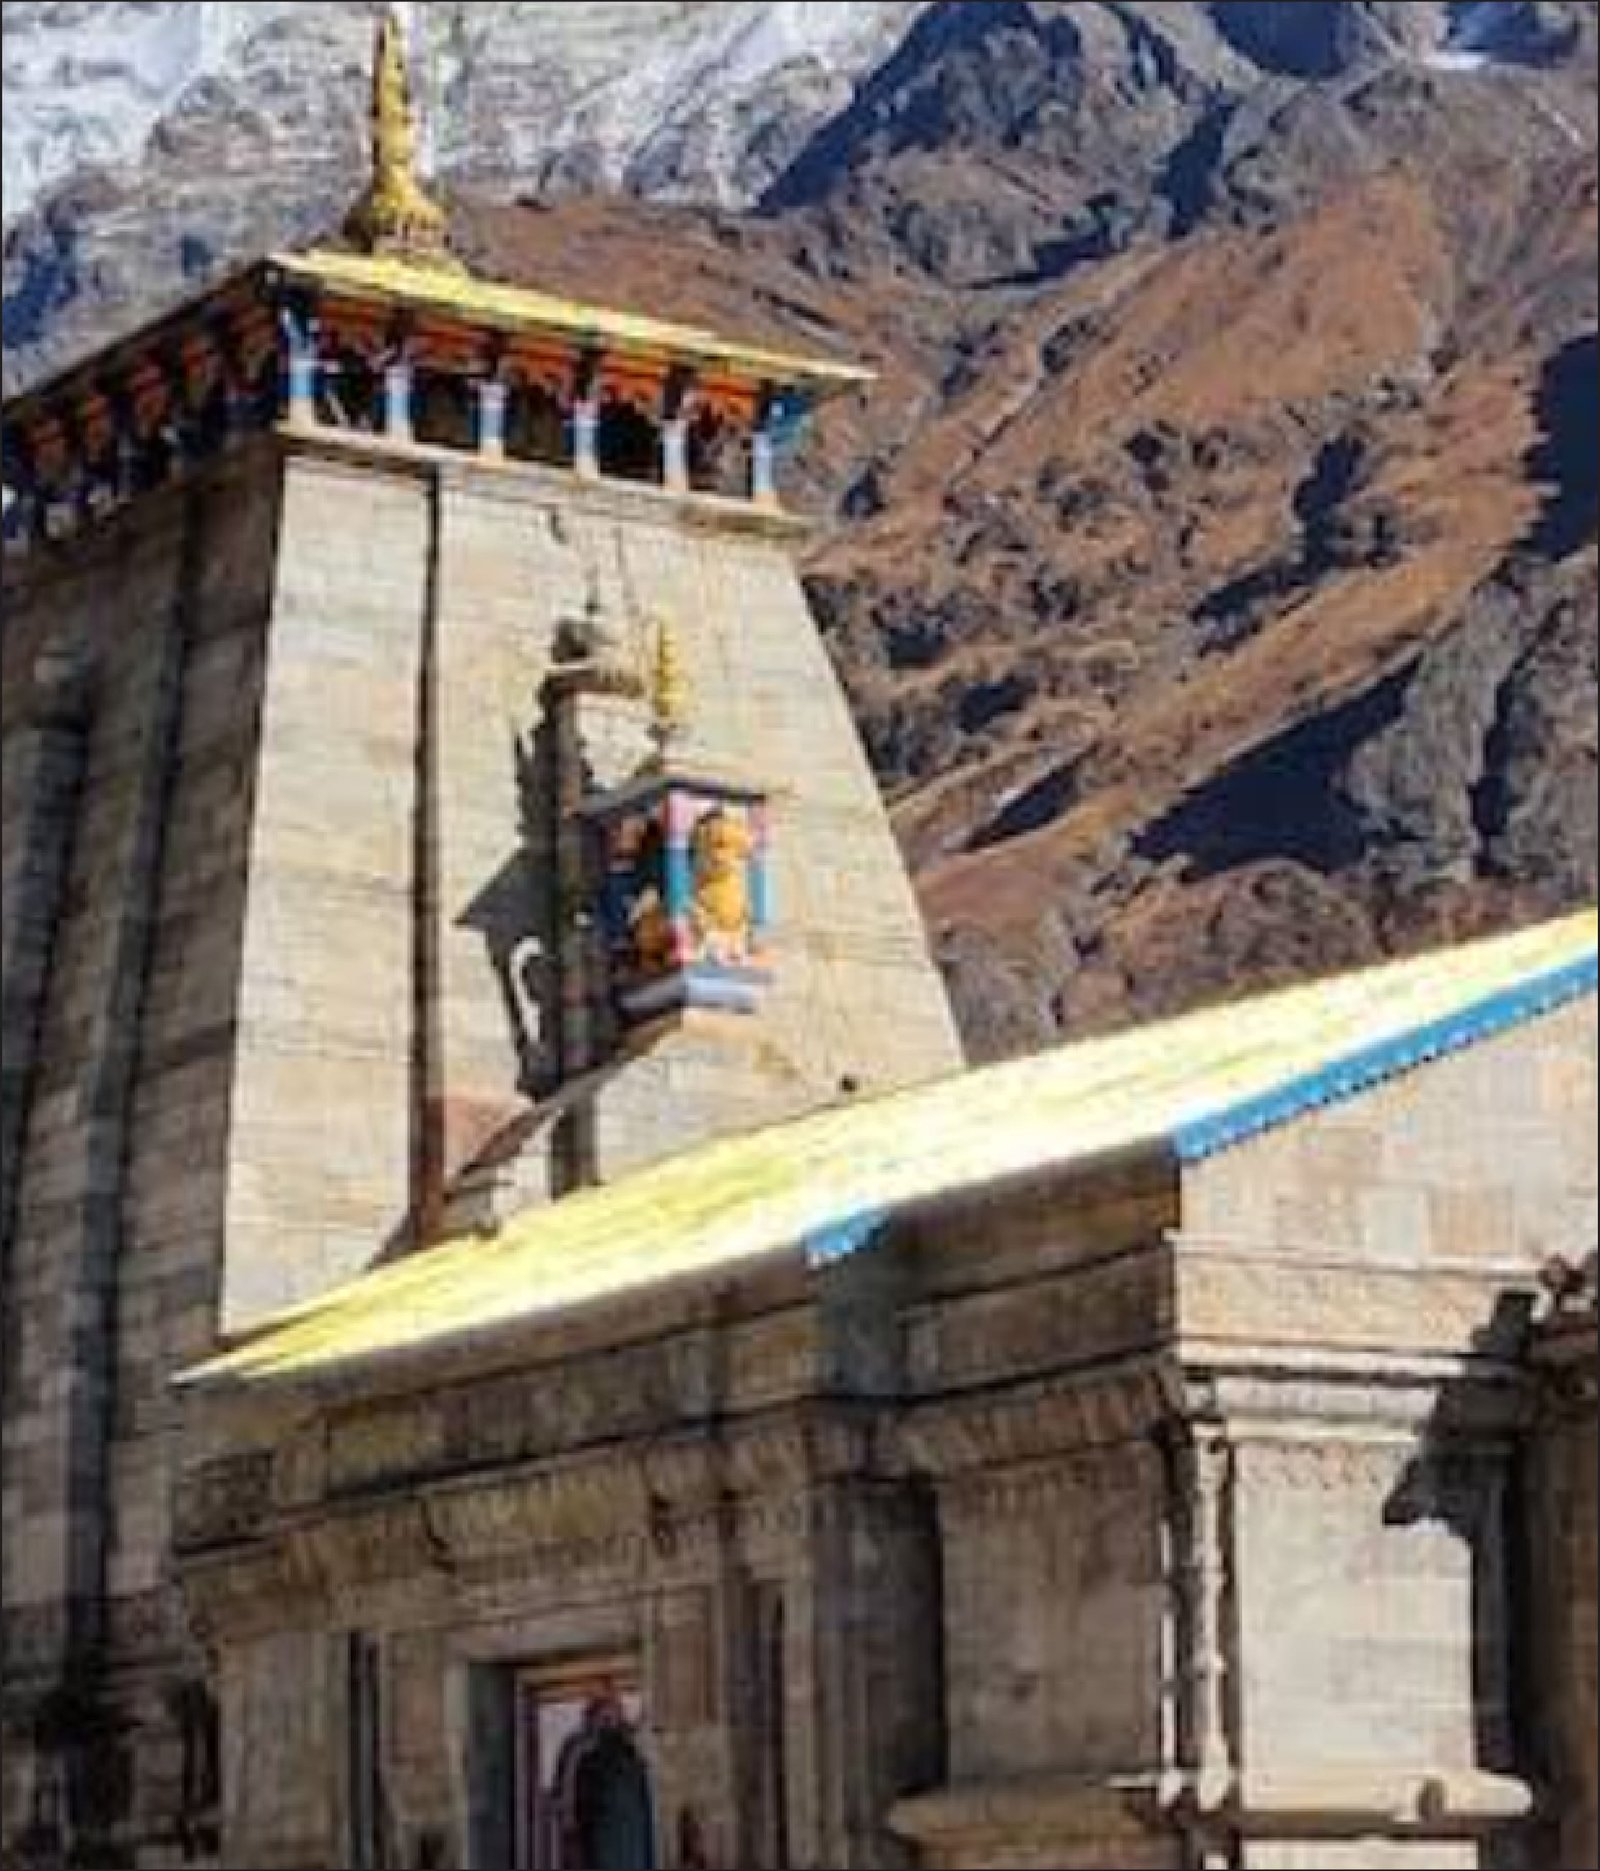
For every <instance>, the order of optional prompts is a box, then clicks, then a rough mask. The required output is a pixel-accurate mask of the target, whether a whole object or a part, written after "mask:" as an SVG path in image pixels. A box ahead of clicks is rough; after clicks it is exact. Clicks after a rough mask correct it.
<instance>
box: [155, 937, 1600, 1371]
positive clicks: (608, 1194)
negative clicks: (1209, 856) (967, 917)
mask: <svg viewBox="0 0 1600 1871" xmlns="http://www.w3.org/2000/svg"><path fill="white" fill-rule="evenodd" d="M1597 927H1600V925H1597V919H1596V916H1595V915H1594V914H1593V913H1590V914H1586V915H1582V916H1578V917H1575V918H1573V919H1571V920H1568V921H1564V922H1558V923H1554V924H1550V925H1547V926H1545V927H1542V928H1537V929H1534V930H1531V931H1528V932H1526V933H1524V934H1521V935H1515V936H1510V937H1506V938H1501V939H1498V940H1494V941H1489V942H1482V943H1478V944H1474V945H1472V946H1468V947H1463V948H1457V949H1454V950H1449V951H1446V952H1443V953H1439V954H1434V955H1429V956H1426V957H1424V958H1423V959H1421V960H1418V961H1411V962H1403V963H1396V964H1392V965H1389V966H1386V967H1381V968H1375V969H1371V970H1368V971H1366V972H1363V973H1359V974H1354V975H1350V976H1347V977H1344V978H1342V979H1336V980H1331V981H1325V982H1321V983H1318V984H1315V985H1312V986H1309V987H1301V988H1296V989H1292V990H1289V991H1287V992H1283V993H1276V994H1271V995H1267V996H1264V997H1261V998H1258V999H1254V1000H1248V1001H1244V1002H1242V1003H1237V1004H1232V1005H1227V1006H1223V1007H1219V1008H1216V1009H1213V1010H1211V1011H1209V1012H1203V1013H1198V1014H1194V1015H1191V1016H1189V1017H1187V1018H1185V1019H1181V1020H1177V1021H1173V1022H1169V1023H1165V1024H1162V1025H1159V1026H1155V1027H1150V1028H1146V1029H1144V1030H1142V1031H1136V1032H1132V1033H1127V1034H1123V1035H1120V1036H1116V1037H1113V1038H1109V1039H1103V1040H1097V1041H1092V1042H1089V1043H1087V1044H1081V1045H1074V1046H1069V1047H1066V1048H1064V1049H1062V1050H1059V1051H1056V1052H1052V1053H1049V1054H1046V1055H1043V1056H1041V1057H1039V1058H1035V1059H1029V1060H1025V1061H1022V1062H1020V1063H1017V1064H1012V1065H1004V1066H998V1067H995V1068H992V1069H990V1070H986V1071H980V1072H974V1073H971V1074H968V1075H966V1076H964V1077H960V1078H956V1079H952V1080H950V1081H948V1082H942V1083H938V1084H933V1085H930V1086H927V1087H923V1088H920V1089H916V1090H912V1091H907V1092H902V1093H899V1094H897V1095H895V1096H893V1097H890V1098H885V1099H879V1100H868V1101H862V1102H859V1103H854V1104H850V1105H848V1106H840V1107H837V1108H834V1109H831V1110H828V1111H824V1112H821V1113H819V1114H817V1115H814V1116H811V1117H808V1118H804V1119H802V1120H800V1121H798V1122H794V1123H790V1124H786V1125H783V1126H780V1127H777V1128H774V1129H770V1130H766V1131H762V1132H760V1133H758V1134H755V1135H751V1136H745V1137H738V1138H733V1139H730V1140H728V1141H725V1142H719V1143H716V1144H713V1145H710V1146H709V1147H707V1148H704V1149H701V1150H697V1151H695V1152H693V1153H691V1154H688V1155H685V1156H682V1157H680V1158H676V1159H674V1160H672V1161H669V1162H666V1163H663V1164H661V1165H659V1166H657V1167H655V1168H652V1169H649V1170H646V1171H644V1172H642V1173H640V1174H638V1175H635V1176H632V1177H630V1178H628V1179H627V1180H625V1181H622V1182H619V1183H617V1184H615V1185H613V1186H611V1187H609V1188H602V1189H597V1190H592V1191H589V1192H587V1193H585V1194H582V1195H578V1196H574V1197H573V1198H571V1199H570V1200H569V1201H566V1202H563V1203H560V1204H558V1205H556V1206H554V1207H549V1208H543V1209H539V1210H537V1211H534V1212H532V1213H529V1214H527V1215H525V1216H523V1217H521V1218H520V1219H518V1220H517V1221H516V1222H514V1223H513V1224H511V1225H510V1226H509V1227H508V1228H507V1229H506V1230H505V1231H504V1232H503V1233H502V1234H500V1235H499V1236H497V1237H495V1238H492V1239H472V1240H463V1241H459V1242H456V1243H454V1244H451V1245H448V1246H445V1247H442V1248H439V1249H436V1250H434V1251H431V1252H428V1253H424V1254H420V1255H418V1256H417V1257H416V1258H414V1259H411V1260H408V1261H404V1262H401V1263H399V1264H397V1265H395V1266H392V1267H389V1268H387V1269H385V1270H384V1271H381V1272H377V1273H373V1274H371V1275H369V1276H367V1277H365V1278H363V1279H360V1280H357V1281H355V1282H353V1283H352V1284H350V1285H347V1286H345V1287H343V1288H341V1289H340V1290H338V1291H336V1292H334V1293H331V1294H329V1295H327V1296H326V1297H325V1298H323V1299H321V1300H318V1301H316V1302H314V1303H312V1304H310V1305H307V1306H305V1307H302V1308H300V1309H298V1310H297V1311H295V1312H293V1313H290V1314H287V1315H285V1316H283V1317H282V1318H280V1319H279V1320H278V1321H276V1322H275V1323H272V1324H269V1325H268V1326H267V1327H266V1328H265V1329H263V1330H262V1331H261V1332H260V1333H259V1334H258V1335H256V1336H253V1337H252V1338H251V1339H250V1340H249V1341H248V1342H246V1343H243V1344H241V1345H240V1346H238V1347H237V1348H236V1349H234V1350H233V1351H231V1352H230V1353H229V1354H228V1355H226V1356H223V1357H221V1358H218V1359H216V1360H215V1361H213V1362H212V1363H210V1364H208V1365H206V1366H204V1367H203V1368H201V1369H200V1370H198V1371H196V1372H194V1373H192V1374H191V1375H190V1376H189V1377H188V1378H187V1379H186V1380H184V1381H185V1382H186V1383H188V1384H190V1385H197V1386H205V1387H213V1386H224V1385H237V1384H245V1385H251V1384H260V1383H263V1382H272V1381H277V1380H284V1381H294V1380H299V1381H306V1382H315V1381H318V1380H333V1379H337V1378H340V1377H342V1376H344V1375H346V1374H348V1373H352V1372H354V1373H357V1374H359V1373H364V1372H369V1371H370V1370H371V1369H372V1368H373V1367H374V1366H377V1365H382V1364H385V1363H388V1362H391V1361H397V1360H406V1359H412V1358H416V1357H419V1356H423V1355H428V1354H431V1353H435V1352H443V1351H457V1350H463V1349H468V1348H470V1347H472V1346H474V1345H477V1344H481V1343H486V1342H488V1341H491V1340H493V1339H494V1338H496V1337H498V1336H499V1335H501V1334H504V1333H508V1332H511V1331H514V1330H517V1329H520V1328H523V1327H526V1326H529V1325H532V1324H535V1323H537V1322H539V1321H541V1320H549V1319H554V1318H557V1317H559V1316H561V1315H563V1314H570V1313H572V1312H574V1311H577V1310H581V1309H587V1308H590V1307H593V1306H597V1305H601V1304H604V1303H606V1302H608V1301H615V1300H620V1299H625V1298H635V1299H636V1298H638V1297H639V1296H641V1295H647V1294H648V1293H650V1292H651V1291H652V1290H663V1289H665V1288H666V1287H667V1286H669V1285H671V1284H674V1283H677V1282H695V1281H703V1280H709V1279H726V1278H729V1277H731V1276H734V1275H736V1274H738V1273H739V1272H741V1271H754V1270H755V1269H756V1268H757V1267H759V1266H760V1265H761V1264H762V1263H764V1262H770V1261H774V1260H778V1259H782V1258H786V1257H787V1258H803V1259H804V1260H809V1262H810V1263H811V1264H812V1265H813V1266H822V1265H827V1264H829V1263H830V1262H834V1261H837V1260H840V1259H842V1258H845V1257H848V1256H850V1255H852V1254H854V1253H856V1252H858V1251H860V1250H862V1249H864V1248H866V1247H867V1246H869V1245H870V1244H871V1242H872V1241H873V1240H874V1239H875V1238H876V1237H877V1235H878V1234H879V1233H880V1232H881V1231H882V1230H883V1229H884V1228H885V1227H887V1226H889V1225H890V1224H891V1223H893V1222H894V1221H895V1220H897V1219H899V1218H901V1217H909V1216H912V1215H915V1214H916V1213H918V1212H919V1211H926V1210H927V1209H929V1208H930V1207H933V1206H936V1205H938V1204H940V1203H942V1202H945V1201H949V1200H952V1199H958V1198H964V1197H971V1196H975V1195H978V1194H981V1193H983V1192H985V1191H988V1190H992V1189H995V1188H997V1187H1000V1186H1002V1185H1005V1184H1007V1183H1011V1182H1016V1181H1020V1180H1027V1179H1037V1178H1039V1177H1041V1176H1046V1175H1048V1176H1056V1177H1059V1176H1065V1175H1070V1174H1072V1173H1074V1172H1084V1173H1087V1172H1089V1171H1092V1170H1093V1169H1095V1168H1097V1167H1105V1166H1109V1165H1113V1164H1117V1163H1132V1162H1135V1161H1140V1160H1145V1161H1150V1160H1155V1161H1164V1162H1167V1163H1169V1164H1171V1165H1173V1166H1175V1167H1176V1166H1181V1165H1183V1164H1187V1163H1196V1162H1202V1161H1204V1160H1206V1159H1207V1158H1210V1157H1214V1156H1216V1155H1219V1154H1221V1153H1222V1152H1225V1151H1228V1150H1230V1149H1233V1148H1235V1147H1237V1146H1239V1145H1241V1144H1243V1143H1245V1142H1247V1141H1248V1140H1250V1139H1251V1138H1253V1137H1257V1136H1260V1135H1263V1134H1266V1133H1268V1132H1270V1131H1272V1130H1274V1129H1276V1128H1279V1127H1281V1126H1285V1125H1288V1124H1290V1123H1292V1122H1294V1121H1295V1120H1296V1119H1297V1118H1299V1117H1302V1116H1305V1115H1306V1114H1308V1113H1311V1112H1313V1111H1317V1110H1320V1109H1323V1108H1327V1107H1330V1106H1333V1105H1336V1104H1339V1103H1342V1102H1345V1101H1348V1100H1352V1099H1355V1098H1358V1097H1360V1096H1362V1095H1363V1094H1365V1093H1366V1092H1368V1091H1370V1090H1373V1089H1374V1088H1376V1087H1378V1086H1380V1085H1383V1084H1385V1083H1388V1082H1390V1081H1392V1080H1395V1079H1397V1078H1400V1077H1402V1076H1404V1075H1406V1074H1408V1073H1410V1072H1412V1071H1415V1070H1417V1069H1418V1068H1420V1067H1422V1066H1425V1065H1427V1064H1429V1063H1430V1062H1432V1061H1434V1060H1438V1059H1441V1058H1445V1057H1447V1056H1449V1055H1451V1054H1453V1053H1458V1052H1461V1051H1464V1050H1466V1049H1467V1048H1470V1047H1473V1046H1476V1045H1479V1044H1481V1043H1483V1042H1484V1041H1486V1040H1488V1039H1491V1038H1493V1037H1494V1036H1496V1035H1498V1034H1501V1033H1504V1032H1507V1031H1510V1030H1511V1029H1513V1028H1515V1027H1518V1026H1520V1025H1522V1024H1524V1023H1526V1022H1529V1021H1532V1020H1535V1019H1538V1018H1540V1017H1542V1016H1544V1015H1546V1014H1548V1013H1551V1012H1553V1011H1555V1010H1556V1009H1558V1008H1560V1007H1563V1006H1565V1005H1568V1004H1570V1003H1573V1002H1576V1001H1577V1000H1579V999H1582V998H1584V997H1588V996H1592V995H1593V994H1594V992H1595V989H1596V982H1597Z"/></svg>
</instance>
